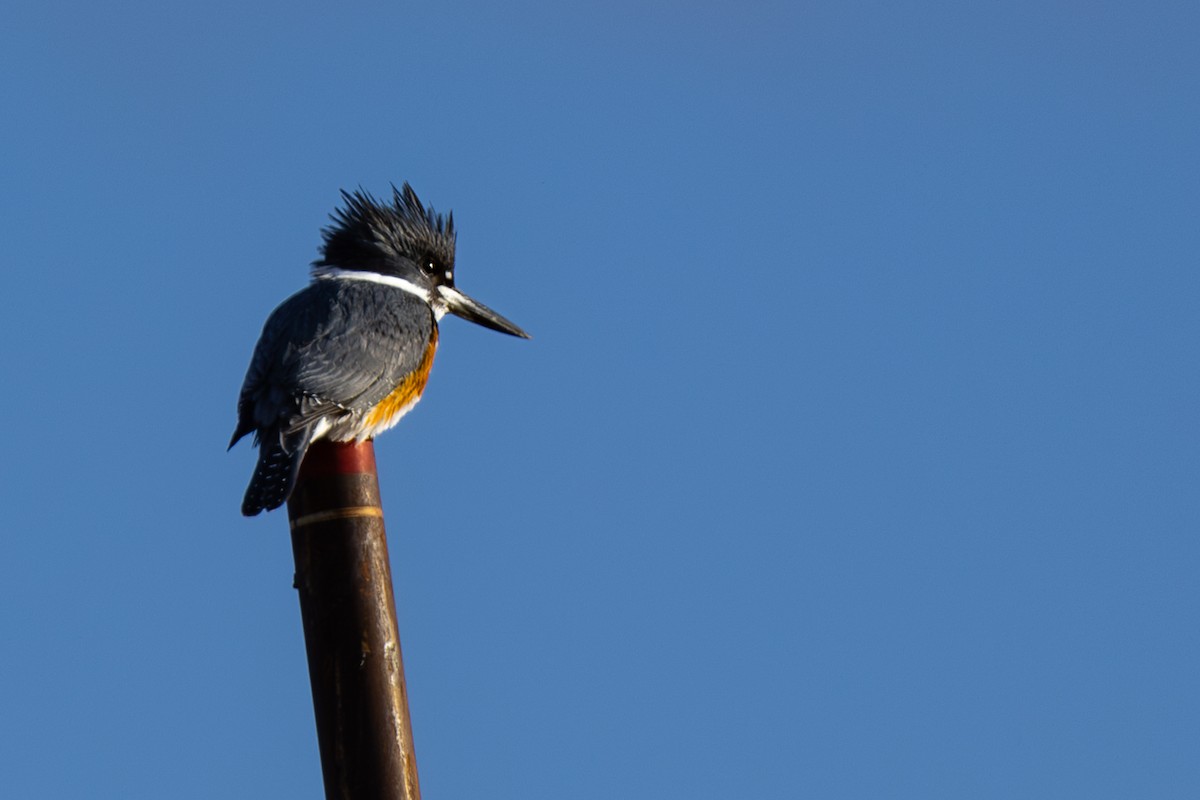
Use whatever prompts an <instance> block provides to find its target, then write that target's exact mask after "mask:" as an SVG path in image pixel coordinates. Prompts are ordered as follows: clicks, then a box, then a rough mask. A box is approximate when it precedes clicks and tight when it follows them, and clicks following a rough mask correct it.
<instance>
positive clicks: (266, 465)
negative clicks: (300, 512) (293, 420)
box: [242, 425, 313, 517]
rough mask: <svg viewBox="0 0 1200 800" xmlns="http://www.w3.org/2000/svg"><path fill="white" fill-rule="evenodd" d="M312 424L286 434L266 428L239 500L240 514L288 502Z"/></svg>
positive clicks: (249, 513)
mask: <svg viewBox="0 0 1200 800" xmlns="http://www.w3.org/2000/svg"><path fill="white" fill-rule="evenodd" d="M312 434H313V428H312V426H311V425H309V426H306V427H304V428H301V429H300V430H298V431H295V432H293V433H289V434H280V433H278V432H275V431H270V432H267V434H266V435H265V436H263V437H262V441H261V442H260V443H259V447H258V464H257V465H256V466H255V467H254V476H253V477H252V478H251V479H250V486H249V487H247V489H246V497H245V499H243V500H242V514H244V515H245V516H247V517H253V516H255V515H256V514H258V513H259V512H260V511H263V510H266V511H273V510H275V509H276V508H279V507H280V506H281V505H283V504H284V503H286V502H287V499H288V497H290V496H291V494H292V489H294V488H295V487H296V477H297V476H298V475H299V474H300V464H301V463H302V462H303V461H304V454H305V452H307V450H308V446H309V444H311V443H312Z"/></svg>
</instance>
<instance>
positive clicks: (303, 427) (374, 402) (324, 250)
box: [229, 183, 529, 517]
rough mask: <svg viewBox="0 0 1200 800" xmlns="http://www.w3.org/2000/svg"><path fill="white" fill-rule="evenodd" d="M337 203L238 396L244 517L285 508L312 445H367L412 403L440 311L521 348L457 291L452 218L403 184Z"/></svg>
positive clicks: (503, 326) (486, 311)
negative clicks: (244, 450)
mask: <svg viewBox="0 0 1200 800" xmlns="http://www.w3.org/2000/svg"><path fill="white" fill-rule="evenodd" d="M342 199H343V200H344V201H345V207H344V208H340V209H338V210H337V211H336V212H335V213H334V214H333V215H332V217H331V219H332V221H333V224H332V225H329V226H328V227H326V228H323V229H322V231H321V235H322V236H323V238H324V244H323V245H322V247H321V258H319V259H318V260H316V261H314V262H313V264H312V282H311V283H309V285H308V286H307V287H306V288H304V289H302V290H301V291H299V292H297V293H296V294H294V295H292V296H291V297H289V298H288V299H287V300H285V301H284V302H283V303H282V304H281V305H280V306H279V307H278V308H276V309H275V310H274V311H273V312H272V313H271V316H270V317H269V318H268V319H267V322H266V325H264V326H263V331H262V335H261V336H260V337H259V340H258V344H257V345H256V346H255V348H254V356H253V357H252V358H251V360H250V368H249V369H248V370H247V371H246V380H245V382H244V383H243V385H242V392H241V396H240V397H238V423H237V430H235V431H234V432H233V439H232V440H230V442H229V447H230V448H232V447H233V446H234V445H235V444H237V442H238V440H239V439H241V438H242V437H243V436H245V435H246V434H248V433H251V432H253V433H254V443H255V444H256V445H257V446H258V449H259V450H258V465H257V466H256V467H255V469H254V477H253V478H251V480H250V486H249V488H248V489H246V497H245V499H244V500H243V501H242V513H243V514H245V515H246V516H248V517H250V516H254V515H255V514H257V513H259V512H260V511H262V510H263V509H267V510H268V511H269V510H271V509H275V508H278V507H279V506H281V505H283V503H285V502H286V501H287V499H288V497H289V496H290V495H291V493H292V489H293V488H294V487H295V485H296V476H297V475H298V474H299V472H300V464H301V462H302V461H303V460H304V453H305V452H306V451H307V450H308V447H309V445H311V444H312V443H313V442H314V441H316V440H317V439H320V438H322V437H324V438H326V439H331V440H333V441H335V442H349V441H363V440H366V439H370V438H372V437H373V436H376V435H377V434H379V433H381V432H383V431H385V430H387V429H388V428H390V427H392V426H393V425H395V424H396V423H397V422H398V421H399V420H400V418H401V417H402V416H404V415H405V414H406V413H408V411H409V410H410V409H412V407H413V406H414V405H416V403H417V401H418V400H419V399H421V393H422V392H423V391H424V390H425V383H426V381H428V380H429V369H430V367H431V366H432V365H433V355H434V351H436V350H437V342H438V320H440V319H441V318H442V315H444V314H445V313H446V312H447V311H449V312H450V313H451V314H456V315H457V316H460V317H462V318H463V319H467V320H470V321H471V322H475V323H478V324H480V325H483V326H484V327H487V328H491V329H493V330H497V331H501V332H503V333H507V334H511V335H513V336H520V337H522V338H525V339H528V338H529V334H527V333H525V331H523V330H521V329H520V328H518V327H517V326H516V325H514V324H513V323H511V322H509V321H508V320H507V319H505V318H504V317H502V316H500V315H499V314H497V313H496V312H495V311H492V310H491V309H490V308H488V307H487V306H484V305H483V304H482V303H477V302H475V301H474V300H472V299H471V298H469V297H467V296H466V295H465V294H463V293H462V292H460V291H459V290H458V289H456V288H454V243H455V233H454V215H453V214H450V215H449V216H447V217H444V218H443V217H442V216H441V215H440V214H436V213H434V210H433V209H432V208H429V209H426V208H425V206H423V205H421V201H420V200H419V199H418V198H417V195H416V193H415V192H414V191H413V190H412V187H410V186H409V185H408V184H407V183H405V184H404V188H403V189H396V188H395V186H393V187H392V202H391V203H390V204H388V203H386V202H380V201H378V200H376V199H375V198H374V197H372V196H371V195H370V194H368V193H367V192H364V191H362V190H361V189H360V190H358V191H356V192H353V193H350V192H346V191H343V192H342Z"/></svg>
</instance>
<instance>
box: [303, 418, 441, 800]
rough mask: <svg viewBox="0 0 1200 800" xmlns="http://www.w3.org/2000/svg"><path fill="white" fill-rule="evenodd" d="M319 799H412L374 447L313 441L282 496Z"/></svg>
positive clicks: (413, 766)
mask: <svg viewBox="0 0 1200 800" xmlns="http://www.w3.org/2000/svg"><path fill="white" fill-rule="evenodd" d="M288 519H289V520H290V521H291V527H292V550H293V552H294V553H295V557H296V589H298V590H299V592H300V615H301V617H302V618H303V621H304V642H305V646H306V649H307V650H308V672H309V677H310V678H311V681H312V694H313V710H314V711H315V714H316V720H317V740H318V743H319V745H320V749H321V771H322V773H323V774H324V776H325V797H326V798H327V799H328V800H334V798H337V799H338V800H367V798H379V799H380V800H420V797H421V790H420V787H419V786H418V784H417V761H416V755H415V753H414V752H413V739H412V724H411V722H410V721H409V717H408V692H407V689H406V687H405V684H404V662H403V659H402V657H401V654H400V635H399V632H398V629H397V626H396V602H395V598H394V596H393V594H392V574H391V568H390V566H389V564H388V547H387V535H386V534H385V532H384V528H383V509H382V507H381V506H380V502H379V480H378V477H377V474H376V471H375V447H374V445H373V444H372V443H371V442H369V441H367V442H362V443H360V444H353V443H351V444H337V443H334V442H326V441H320V442H317V443H316V444H314V445H313V446H312V447H311V448H310V449H309V451H308V454H307V455H306V456H305V458H304V464H303V466H302V467H301V469H300V479H299V481H298V482H297V484H296V489H295V491H293V493H292V496H291V499H290V500H288Z"/></svg>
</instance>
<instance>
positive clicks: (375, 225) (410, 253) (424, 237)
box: [313, 183, 455, 272]
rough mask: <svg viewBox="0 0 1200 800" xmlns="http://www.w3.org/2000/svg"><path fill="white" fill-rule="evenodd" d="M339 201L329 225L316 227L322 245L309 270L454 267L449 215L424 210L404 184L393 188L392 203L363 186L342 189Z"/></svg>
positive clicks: (414, 193) (452, 223)
mask: <svg viewBox="0 0 1200 800" xmlns="http://www.w3.org/2000/svg"><path fill="white" fill-rule="evenodd" d="M342 200H343V202H344V205H343V207H342V208H339V209H338V210H337V211H335V212H334V213H333V214H332V215H330V219H331V220H332V221H333V224H332V225H329V226H327V227H325V228H322V229H321V236H322V237H323V238H324V240H325V241H324V244H322V246H321V258H320V259H318V260H316V261H314V262H313V267H314V268H316V269H318V270H320V269H321V268H329V267H338V268H341V269H359V270H371V271H379V272H388V271H389V270H388V264H389V263H393V262H396V261H400V260H412V261H421V260H423V259H429V258H432V259H434V260H436V261H437V262H438V263H439V264H443V265H445V266H446V267H450V268H452V267H453V265H454V241H455V238H454V214H449V215H447V216H445V217H443V216H442V215H441V214H438V213H436V212H435V211H434V210H433V209H432V208H426V207H425V206H424V205H422V204H421V200H420V199H419V198H418V197H417V193H416V192H414V191H413V189H412V187H411V186H409V185H408V183H405V184H404V186H403V187H402V188H400V189H397V188H396V187H395V186H394V185H393V186H392V202H391V203H386V202H381V201H379V200H376V199H375V198H374V197H373V196H372V195H371V194H370V193H368V192H366V191H365V190H363V189H362V188H359V189H358V190H356V191H354V192H347V191H345V190H344V189H343V190H342Z"/></svg>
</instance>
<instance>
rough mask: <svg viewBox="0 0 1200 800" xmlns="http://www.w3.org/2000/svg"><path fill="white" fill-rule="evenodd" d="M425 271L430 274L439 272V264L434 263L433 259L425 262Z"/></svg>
mask: <svg viewBox="0 0 1200 800" xmlns="http://www.w3.org/2000/svg"><path fill="white" fill-rule="evenodd" d="M425 272H426V273H427V274H429V275H432V274H433V273H435V272H437V264H434V263H433V262H432V261H426V262H425Z"/></svg>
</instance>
